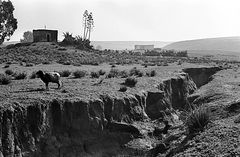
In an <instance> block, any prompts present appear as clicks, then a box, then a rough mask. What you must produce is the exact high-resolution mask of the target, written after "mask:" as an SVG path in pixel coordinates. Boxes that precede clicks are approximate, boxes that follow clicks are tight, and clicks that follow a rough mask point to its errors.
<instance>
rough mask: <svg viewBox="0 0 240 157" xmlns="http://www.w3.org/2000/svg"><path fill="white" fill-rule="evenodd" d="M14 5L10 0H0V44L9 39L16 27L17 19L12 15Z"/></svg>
mask: <svg viewBox="0 0 240 157" xmlns="http://www.w3.org/2000/svg"><path fill="white" fill-rule="evenodd" d="M13 11H14V6H13V5H12V2H11V1H10V0H9V1H1V0H0V45H1V44H2V43H3V42H4V40H5V39H7V40H10V37H11V36H12V35H13V33H14V31H15V30H16V29H17V19H15V18H14V16H13Z"/></svg>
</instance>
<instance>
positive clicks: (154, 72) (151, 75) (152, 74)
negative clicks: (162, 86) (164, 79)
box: [146, 70, 157, 77]
mask: <svg viewBox="0 0 240 157" xmlns="http://www.w3.org/2000/svg"><path fill="white" fill-rule="evenodd" d="M146 75H147V76H149V77H154V76H156V75H157V72H156V70H152V71H150V72H146Z"/></svg>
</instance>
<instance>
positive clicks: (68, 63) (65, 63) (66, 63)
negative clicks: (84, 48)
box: [63, 62, 71, 65]
mask: <svg viewBox="0 0 240 157" xmlns="http://www.w3.org/2000/svg"><path fill="white" fill-rule="evenodd" d="M63 65H71V63H70V62H63Z"/></svg>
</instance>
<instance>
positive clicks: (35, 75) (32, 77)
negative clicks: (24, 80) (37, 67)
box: [29, 71, 37, 79]
mask: <svg viewBox="0 0 240 157" xmlns="http://www.w3.org/2000/svg"><path fill="white" fill-rule="evenodd" d="M36 73H37V72H36V71H33V72H32V74H31V75H30V77H29V78H30V79H35V78H37V74H36Z"/></svg>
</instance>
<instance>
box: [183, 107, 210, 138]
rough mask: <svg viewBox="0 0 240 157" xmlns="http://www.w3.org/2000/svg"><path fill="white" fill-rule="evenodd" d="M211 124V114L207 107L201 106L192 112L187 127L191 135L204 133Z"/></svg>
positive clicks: (187, 120) (188, 117)
mask: <svg viewBox="0 0 240 157" xmlns="http://www.w3.org/2000/svg"><path fill="white" fill-rule="evenodd" d="M209 122H210V113H209V110H208V108H207V107H205V106H200V107H197V108H196V109H193V110H191V111H190V113H189V114H188V116H187V118H186V122H185V124H186V126H187V128H188V131H189V133H190V134H192V133H197V132H200V131H203V130H204V128H205V126H206V125H207V124H208V123H209Z"/></svg>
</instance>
